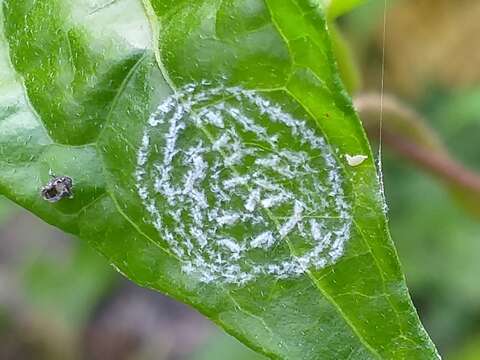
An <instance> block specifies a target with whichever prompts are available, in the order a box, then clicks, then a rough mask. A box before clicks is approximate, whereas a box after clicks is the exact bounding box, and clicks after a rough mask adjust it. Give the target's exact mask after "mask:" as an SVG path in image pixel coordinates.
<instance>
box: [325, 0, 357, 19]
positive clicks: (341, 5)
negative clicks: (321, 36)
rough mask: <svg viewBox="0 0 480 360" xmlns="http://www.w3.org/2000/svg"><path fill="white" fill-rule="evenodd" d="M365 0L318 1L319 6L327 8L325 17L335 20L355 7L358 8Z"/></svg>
mask: <svg viewBox="0 0 480 360" xmlns="http://www.w3.org/2000/svg"><path fill="white" fill-rule="evenodd" d="M365 1H366V0H320V2H321V5H322V6H323V7H326V8H327V15H328V17H329V18H330V19H335V18H337V17H339V16H340V15H343V14H345V13H347V12H349V11H351V10H353V9H354V8H356V7H357V6H360V5H361V4H362V3H364V2H365Z"/></svg>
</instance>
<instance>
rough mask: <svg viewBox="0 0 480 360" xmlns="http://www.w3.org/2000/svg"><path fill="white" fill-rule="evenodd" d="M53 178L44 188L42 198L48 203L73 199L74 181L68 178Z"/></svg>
mask: <svg viewBox="0 0 480 360" xmlns="http://www.w3.org/2000/svg"><path fill="white" fill-rule="evenodd" d="M50 176H52V179H51V180H50V181H49V182H48V184H47V185H45V186H44V187H42V192H41V194H42V198H43V199H44V200H46V201H48V202H51V203H54V202H57V201H60V200H62V199H64V198H68V199H71V198H73V192H72V188H73V180H72V178H71V177H68V176H54V175H52V174H50Z"/></svg>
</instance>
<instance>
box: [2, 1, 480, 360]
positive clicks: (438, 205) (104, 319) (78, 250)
mask: <svg viewBox="0 0 480 360" xmlns="http://www.w3.org/2000/svg"><path fill="white" fill-rule="evenodd" d="M388 3H389V8H388V18H387V37H386V62H385V66H386V72H385V85H386V91H387V93H388V94H393V95H395V96H396V97H398V98H400V99H401V100H402V101H404V102H405V103H407V104H409V105H410V106H412V107H413V108H414V109H416V110H417V111H418V112H420V114H421V115H422V116H423V117H424V118H425V119H426V121H427V122H428V125H429V127H430V128H431V129H432V131H434V132H436V133H438V136H439V138H440V139H441V141H442V142H443V144H444V145H445V146H446V148H447V149H448V152H449V153H450V154H451V156H452V157H453V158H455V159H456V160H458V161H459V162H460V163H463V164H464V165H465V166H467V167H468V168H470V169H472V170H473V171H476V172H477V173H480V67H479V66H478V64H479V63H480V62H479V60H480V46H479V45H478V44H477V43H476V42H475V39H478V35H480V22H479V21H478V19H480V2H478V0H455V1H453V0H450V1H446V0H403V1H402V0H397V1H394V0H389V1H388ZM338 25H339V29H340V31H341V32H342V33H343V35H344V36H345V39H346V40H347V44H349V45H350V47H351V51H352V53H353V56H354V58H355V61H356V62H357V63H358V68H359V73H360V74H361V79H362V80H361V85H359V87H358V89H357V90H356V94H357V95H358V94H361V93H364V92H371V91H374V92H378V91H379V89H380V81H381V53H382V34H383V1H380V0H371V1H369V2H367V4H366V5H365V6H362V7H360V8H358V9H357V10H355V11H354V12H352V13H350V14H348V15H346V16H344V17H342V18H341V19H339V21H338ZM383 167H384V169H383V170H384V176H385V188H386V197H387V201H388V204H389V219H390V225H391V231H392V236H393V239H394V241H395V243H396V246H397V249H398V251H399V256H400V259H401V262H402V264H403V268H404V271H405V274H406V277H407V282H408V285H409V288H410V291H411V294H412V297H413V300H414V302H415V304H416V306H417V309H418V311H419V314H420V317H421V318H422V321H423V323H424V325H425V327H426V328H427V330H428V332H429V333H430V335H431V336H432V338H433V340H434V342H435V343H436V344H437V346H438V347H439V350H440V352H441V353H442V354H443V356H444V358H446V359H454V360H470V359H472V360H473V359H480V281H479V278H480V220H479V219H480V217H478V216H477V217H475V216H474V215H472V214H473V213H472V211H467V210H466V209H465V207H463V206H462V203H460V202H458V201H457V200H456V199H454V198H453V197H452V195H451V191H448V189H447V187H446V186H445V185H444V184H442V182H440V181H439V179H437V178H435V176H432V175H428V173H427V172H426V171H425V170H424V169H422V168H421V167H419V166H415V165H413V164H412V163H410V162H409V161H408V160H404V159H403V158H402V157H400V156H399V155H398V154H396V153H395V151H392V150H390V149H389V148H388V146H385V150H384V162H383ZM477 195H478V194H477ZM472 197H473V196H472ZM473 206H474V207H475V206H477V207H478V208H480V204H476V203H475V202H473ZM478 208H477V211H478V212H479V213H480V209H478ZM0 359H15V360H16V359H102V360H109V359H115V360H122V359H147V360H150V359H155V360H162V359H165V360H167V359H168V360H174V359H179V360H207V359H208V360H223V359H229V360H250V359H252V360H255V359H262V357H260V356H258V355H256V354H254V353H253V352H251V351H250V350H248V349H246V348H245V347H244V346H243V345H241V344H239V343H238V342H237V341H236V340H234V339H232V338H230V337H229V336H227V335H224V334H222V333H221V332H220V331H219V330H217V329H216V328H215V327H214V326H213V325H212V324H211V323H209V322H208V321H207V320H206V319H204V318H202V317H201V316H200V315H198V314H197V313H196V312H194V311H193V310H191V309H190V308H188V307H186V306H184V305H182V304H179V303H176V302H174V301H172V300H170V299H168V298H166V297H164V296H162V295H160V294H157V293H153V292H151V291H149V290H146V289H141V288H139V287H137V286H135V285H134V284H132V283H130V282H128V281H127V280H124V279H123V278H122V277H121V276H120V275H119V274H117V273H116V272H115V271H114V270H113V269H112V268H111V267H110V266H109V265H108V264H107V263H106V262H105V261H104V259H103V258H101V257H100V256H98V255H96V254H95V253H94V252H93V251H91V250H90V249H89V248H88V247H87V246H85V245H84V244H83V243H81V242H80V241H78V240H76V239H72V238H70V237H68V236H66V235H64V234H62V233H60V232H59V231H57V230H55V229H54V228H52V227H50V226H48V225H46V224H44V223H42V222H41V221H40V220H38V219H36V218H34V217H33V216H31V215H30V214H28V213H27V212H25V211H24V210H22V209H20V208H18V207H17V206H15V205H14V204H12V203H10V202H9V201H7V200H6V199H3V198H0Z"/></svg>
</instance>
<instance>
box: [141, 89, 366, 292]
mask: <svg viewBox="0 0 480 360" xmlns="http://www.w3.org/2000/svg"><path fill="white" fill-rule="evenodd" d="M219 96H221V97H222V98H229V99H230V100H229V101H222V100H220V99H219ZM232 99H233V100H232ZM197 108H199V109H200V110H196V111H193V110H194V109H197ZM333 154H334V152H333V151H332V149H331V147H330V146H329V145H327V143H326V142H325V140H324V139H323V137H322V136H321V134H320V132H319V130H318V129H317V128H316V126H315V125H314V122H313V121H311V120H307V119H297V118H294V117H292V116H291V115H289V114H288V112H286V111H284V110H283V109H282V107H281V106H280V105H278V104H276V103H275V101H273V100H271V99H266V98H265V97H264V96H263V95H261V94H260V93H259V92H256V91H251V90H245V89H242V88H239V87H231V88H227V87H211V86H209V85H208V84H207V83H206V82H202V83H201V84H199V85H195V84H190V85H188V86H186V87H184V88H183V89H181V90H180V91H179V92H178V93H176V94H175V95H172V96H170V97H168V98H166V99H165V100H164V101H163V102H162V103H161V104H160V105H159V106H158V107H157V110H156V111H155V112H154V113H153V114H152V115H151V116H150V118H149V119H148V122H147V125H146V127H145V130H144V134H143V137H142V141H141V144H140V148H139V150H138V153H137V168H136V171H135V174H134V176H135V180H136V184H137V192H138V195H139V197H140V199H141V200H142V202H143V205H144V207H145V209H146V211H147V212H148V213H149V215H150V219H151V223H152V225H153V226H154V227H155V228H156V230H157V231H158V233H159V235H160V238H161V239H163V240H164V241H165V242H166V243H167V245H168V247H169V248H170V249H171V251H172V253H174V254H175V255H176V256H177V257H178V258H179V259H180V260H181V262H182V263H183V270H184V271H185V272H187V273H189V274H192V276H198V277H199V279H200V280H201V281H203V282H212V281H218V282H225V283H230V284H245V283H246V282H249V281H253V280H255V279H256V278H258V277H260V276H273V277H276V278H288V277H292V276H299V275H301V274H304V273H305V272H306V271H307V270H308V269H320V268H323V267H325V266H327V265H329V264H333V263H334V262H335V261H337V260H338V258H339V257H341V256H342V255H343V252H344V248H345V244H346V242H347V241H348V240H349V238H350V228H351V224H352V217H351V208H350V206H349V204H348V202H347V201H346V198H345V194H344V190H343V178H342V173H341V171H340V167H339V166H338V164H337V160H336V159H335V156H334V155H333ZM364 160H365V159H363V158H352V159H350V158H349V157H347V161H348V162H349V164H350V165H352V166H356V165H359V164H360V163H361V162H363V161H364ZM298 244H302V246H301V249H302V250H301V251H298V252H297V251H295V255H293V254H292V251H293V250H296V246H297V245H298Z"/></svg>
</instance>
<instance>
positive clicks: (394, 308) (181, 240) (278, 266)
mask: <svg viewBox="0 0 480 360" xmlns="http://www.w3.org/2000/svg"><path fill="white" fill-rule="evenodd" d="M2 5H3V7H2V9H3V10H2V11H3V13H2V19H1V20H2V24H3V25H2V28H1V29H2V34H1V39H0V40H1V44H2V45H1V46H2V54H1V55H2V58H1V61H2V66H1V68H0V71H1V73H0V78H1V83H0V154H1V159H0V169H1V172H0V190H1V191H2V193H4V194H5V195H7V196H8V197H9V198H11V199H13V200H14V201H16V202H17V203H19V204H21V205H22V206H24V207H26V208H28V209H30V210H31V211H33V212H34V213H36V214H37V215H39V216H40V217H42V218H43V219H45V220H46V221H48V222H50V223H52V224H54V225H56V226H58V227H60V228H62V229H64V230H66V231H68V232H71V233H73V234H76V235H78V236H80V237H81V238H83V239H85V240H87V241H89V242H90V243H91V244H92V245H93V246H94V247H95V248H96V249H97V250H99V251H100V252H101V253H102V254H104V255H105V256H106V257H107V258H108V259H109V261H110V262H111V263H112V264H113V265H114V266H115V267H116V268H117V269H118V270H119V271H121V272H122V273H123V274H125V275H126V276H128V277H129V278H130V279H132V280H133V281H135V282H137V283H139V284H141V285H144V286H148V287H151V288H154V289H157V290H160V291H162V292H165V293H167V294H170V295H171V296H173V297H175V298H177V299H180V300H182V301H184V302H186V303H189V304H191V305H192V306H194V307H195V308H197V309H198V310H199V311H201V312H202V313H204V314H205V315H206V316H208V317H209V318H210V319H212V320H213V321H214V322H216V323H217V324H219V325H220V326H222V327H223V328H224V329H225V330H226V331H228V332H229V333H231V334H233V335H235V336H236V337H237V338H239V339H240V340H242V341H243V342H244V343H246V344H247V345H249V346H250V347H252V348H254V349H256V350H258V351H260V352H262V353H264V354H266V355H268V356H270V357H272V358H281V359H318V358H321V359H343V358H349V357H350V358H354V359H373V358H382V359H383V358H386V359H387V358H389V359H403V358H416V359H417V358H418V359H433V358H436V357H437V354H436V351H435V348H434V346H433V345H432V343H431V342H430V340H429V338H428V336H427V335H426V333H425V331H424V330H423V328H422V326H421V324H420V322H419V320H418V317H417V315H416V313H415V310H414V308H413V306H412V304H411V302H410V299H409V296H408V292H407V288H406V286H405V282H404V279H403V276H402V273H401V270H400V267H399V264H398V260H397V256H396V253H395V250H394V247H393V244H392V242H391V240H390V238H389V235H388V230H387V228H386V221H385V216H384V213H383V202H382V196H381V192H380V186H379V184H378V181H377V177H376V173H375V167H374V164H373V162H372V156H371V153H370V149H369V146H368V143H367V141H366V139H365V136H364V132H363V130H362V128H361V125H360V122H359V120H358V118H357V116H356V114H355V112H354V111H353V108H352V106H351V103H350V100H349V99H348V98H347V96H346V95H345V92H344V90H343V87H342V85H341V84H340V81H339V79H338V74H337V69H336V65H335V61H334V58H333V55H332V50H331V45H330V39H329V34H328V32H327V30H326V25H325V21H324V17H323V15H322V13H321V10H320V9H319V6H318V4H316V3H315V2H312V1H306V0H305V1H303V0H267V1H261V0H245V1H234V0H226V1H219V0H204V1H178V0H176V1H167V0H164V1H160V0H155V1H151V2H147V1H145V2H144V4H143V7H142V4H140V3H139V2H138V1H134V0H125V1H119V2H109V3H105V4H103V5H102V3H100V2H96V1H86V0H85V1H71V2H69V1H58V0H57V1H53V0H42V1H38V0H37V1H20V0H8V1H7V0H4V1H3V4H2ZM127 15H128V16H127ZM40 19H41V20H40ZM347 154H350V155H359V154H363V155H367V156H368V159H367V160H366V161H364V162H363V163H361V164H359V165H358V166H350V165H349V164H348V163H347V162H346V160H345V157H346V155H347ZM49 172H54V173H55V174H58V175H68V176H71V177H72V178H73V180H74V194H75V197H74V198H73V199H71V200H66V199H65V200H62V201H60V202H58V203H55V204H51V203H47V202H45V201H44V200H42V199H41V197H40V196H39V188H40V187H41V186H42V185H44V184H45V183H46V182H47V181H48V179H49Z"/></svg>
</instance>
